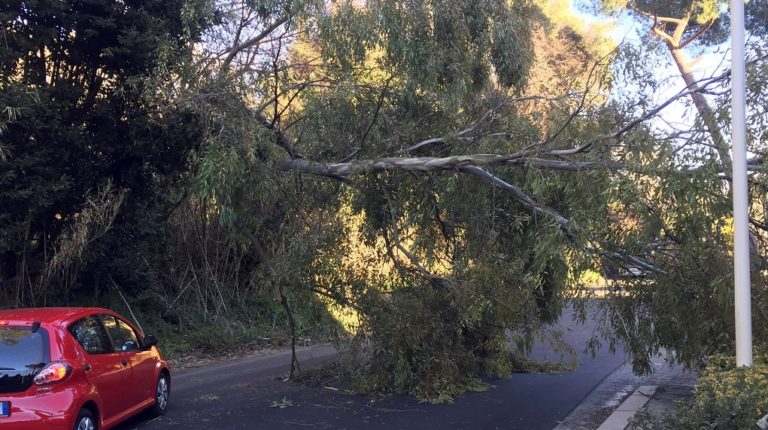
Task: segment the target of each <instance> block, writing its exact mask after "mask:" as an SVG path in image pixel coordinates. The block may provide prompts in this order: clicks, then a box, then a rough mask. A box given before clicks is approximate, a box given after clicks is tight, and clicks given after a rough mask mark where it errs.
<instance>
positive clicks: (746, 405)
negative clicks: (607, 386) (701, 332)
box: [632, 355, 768, 430]
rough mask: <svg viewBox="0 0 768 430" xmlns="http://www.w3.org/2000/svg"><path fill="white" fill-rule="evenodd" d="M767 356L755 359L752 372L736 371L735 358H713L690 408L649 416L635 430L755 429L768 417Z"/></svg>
mask: <svg viewBox="0 0 768 430" xmlns="http://www.w3.org/2000/svg"><path fill="white" fill-rule="evenodd" d="M767 359H768V356H766V355H761V356H758V357H756V359H755V363H754V366H753V367H751V368H737V367H736V363H735V360H734V359H733V357H726V356H715V357H712V358H710V360H709V361H708V363H707V366H706V368H705V369H704V370H703V371H702V372H701V375H700V377H699V383H698V385H697V386H696V389H695V390H694V396H693V400H692V401H691V402H690V403H689V404H685V403H681V404H680V405H679V406H678V408H677V410H676V411H675V412H673V413H671V414H666V415H664V416H662V417H651V416H650V415H648V414H647V413H644V414H640V415H638V416H637V418H636V419H635V421H634V423H633V426H632V428H635V429H648V430H650V429H654V430H658V429H670V430H672V429H675V430H682V429H717V430H730V429H733V430H741V429H754V428H757V427H756V422H757V420H759V419H760V418H761V417H762V416H763V415H765V414H766V413H768V362H766V360H767Z"/></svg>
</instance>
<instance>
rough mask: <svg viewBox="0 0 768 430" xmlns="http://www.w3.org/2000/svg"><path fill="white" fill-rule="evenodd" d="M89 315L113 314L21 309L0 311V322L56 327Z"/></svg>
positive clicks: (89, 310)
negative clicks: (37, 322) (30, 323)
mask: <svg viewBox="0 0 768 430" xmlns="http://www.w3.org/2000/svg"><path fill="white" fill-rule="evenodd" d="M91 314H115V313H114V312H113V311H110V310H109V309H104V308H87V307H67V308H54V307H51V308H22V309H7V310H0V321H19V322H34V321H39V322H40V323H43V324H51V325H56V324H60V323H62V322H64V321H68V320H71V319H73V318H77V317H81V316H83V317H84V316H87V315H91Z"/></svg>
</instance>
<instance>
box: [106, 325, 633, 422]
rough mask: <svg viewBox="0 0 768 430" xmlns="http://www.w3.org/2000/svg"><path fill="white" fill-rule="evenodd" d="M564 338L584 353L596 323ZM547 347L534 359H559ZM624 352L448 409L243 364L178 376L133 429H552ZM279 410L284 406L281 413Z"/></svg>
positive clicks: (273, 360) (308, 359) (520, 380)
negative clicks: (163, 405)
mask: <svg viewBox="0 0 768 430" xmlns="http://www.w3.org/2000/svg"><path fill="white" fill-rule="evenodd" d="M560 325H561V328H562V330H563V331H564V339H565V340H566V341H567V342H568V343H569V344H571V345H572V346H574V347H575V348H576V349H577V350H579V351H582V350H583V348H584V345H585V342H586V341H587V340H588V339H589V338H590V337H591V336H592V334H593V330H594V326H595V321H588V322H587V323H586V324H584V325H580V324H577V323H575V322H574V321H572V320H571V318H570V315H566V316H565V317H564V318H563V320H561V322H560ZM301 354H302V358H303V359H302V366H303V367H304V368H307V367H311V366H314V365H318V364H320V363H322V362H323V361H327V360H329V359H332V357H333V356H334V355H335V353H334V350H333V349H332V348H330V347H327V346H319V347H312V348H306V349H302V351H301ZM555 355H556V354H554V353H553V350H552V348H551V346H550V345H548V344H547V343H546V342H542V343H540V344H538V345H537V346H536V348H535V349H534V352H533V354H532V358H538V359H549V360H555V359H556V357H555ZM624 358H625V357H624V353H623V352H621V351H619V352H618V353H617V354H615V355H614V354H610V353H609V352H607V351H606V350H601V351H599V352H598V354H597V355H596V356H595V357H592V356H591V354H584V353H580V354H579V366H578V368H577V369H576V370H574V371H571V372H563V373H554V374H541V373H527V374H515V375H513V376H512V377H511V378H509V379H501V380H493V381H489V382H490V383H491V384H492V385H493V387H494V388H493V389H491V390H489V391H486V392H482V393H469V394H466V395H464V396H462V397H460V398H457V399H456V401H455V403H453V404H450V405H429V404H422V403H419V402H418V401H416V400H413V399H411V398H408V397H404V396H393V397H388V398H370V397H367V396H362V395H350V394H345V393H343V392H337V391H332V390H328V389H325V388H313V387H307V386H304V385H301V384H297V383H294V382H283V381H282V380H280V379H279V378H277V376H279V375H281V374H284V373H285V372H286V370H287V365H288V363H289V360H290V359H289V356H288V355H285V354H282V355H276V356H269V357H258V358H252V359H244V360H238V361H234V362H229V363H225V364H219V365H214V366H209V367H205V368H198V369H192V370H185V371H180V372H178V373H176V374H175V375H174V379H173V386H172V393H171V403H170V406H169V410H168V412H167V414H166V415H165V416H163V417H161V418H158V419H155V420H152V421H147V419H146V418H141V417H139V418H137V419H134V420H132V421H130V422H128V423H125V424H123V425H122V426H120V427H119V428H118V429H117V430H132V429H142V430H144V429H146V430H151V429H366V430H367V429H418V430H427V429H473V430H474V429H531V430H533V429H546V430H551V429H552V428H553V427H555V426H556V425H557V424H558V421H559V420H562V419H563V418H564V417H565V416H566V415H568V413H569V412H571V411H572V410H573V409H574V408H575V407H576V406H578V404H579V403H580V402H581V401H582V400H583V399H584V398H585V397H586V396H587V395H588V394H589V393H590V392H591V391H592V390H593V388H595V387H596V386H597V385H598V384H599V383H600V382H601V381H602V380H603V379H604V378H606V377H607V376H608V375H610V374H611V373H612V372H613V371H614V370H616V369H617V368H618V367H619V366H621V364H622V363H623V362H624ZM278 406H283V407H282V408H281V407H278Z"/></svg>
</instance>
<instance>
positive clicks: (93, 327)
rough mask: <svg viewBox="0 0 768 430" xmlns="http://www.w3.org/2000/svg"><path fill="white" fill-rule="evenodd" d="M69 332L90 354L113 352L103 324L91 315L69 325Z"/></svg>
mask: <svg viewBox="0 0 768 430" xmlns="http://www.w3.org/2000/svg"><path fill="white" fill-rule="evenodd" d="M69 332H70V333H72V336H74V337H75V339H77V341H78V342H79V343H80V345H82V347H83V349H84V350H85V352H87V353H88V354H107V353H110V352H112V344H111V343H110V342H109V337H107V332H106V331H104V327H102V326H101V322H99V319H98V318H96V317H95V316H93V315H91V316H89V317H85V318H83V319H81V320H78V321H76V322H75V323H74V324H72V325H71V326H69Z"/></svg>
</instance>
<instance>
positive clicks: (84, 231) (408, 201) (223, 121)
mask: <svg viewBox="0 0 768 430" xmlns="http://www.w3.org/2000/svg"><path fill="white" fill-rule="evenodd" d="M752 3H759V2H752ZM567 5H568V2H566V1H558V2H548V3H546V4H537V3H536V2H531V1H524V0H514V1H511V2H510V1H495V0H491V1H482V2H476V1H462V0H451V1H445V0H424V1H415V2H414V1H401V0H371V1H367V2H359V1H337V2H330V3H328V2H318V1H298V2H296V1H292V2H281V1H271V0H264V1H262V0H243V1H234V2H218V1H204V0H189V1H175V2H154V3H153V2H146V1H143V2H128V1H126V2H109V1H105V0H91V1H87V2H82V1H78V2H74V1H53V0H50V1H39V2H31V1H23V2H22V1H19V2H11V3H10V4H7V5H5V4H4V5H3V6H2V10H0V13H2V15H0V16H2V21H3V34H4V38H5V40H7V41H8V42H7V43H6V44H5V45H3V46H2V47H0V88H1V89H2V92H1V93H0V101H1V102H2V105H3V107H4V112H5V114H6V115H5V116H4V117H3V118H2V122H0V131H2V134H0V184H2V186H1V187H0V199H2V204H1V205H0V221H2V225H3V227H2V228H1V229H0V231H1V232H2V233H0V283H1V284H0V287H1V288H2V289H3V290H4V291H10V292H11V293H10V294H9V295H8V296H7V297H8V298H7V299H6V300H7V302H6V303H7V304H8V305H11V304H16V305H22V304H23V305H37V304H42V303H55V302H63V301H67V300H75V299H76V298H77V297H84V296H89V295H92V296H93V298H94V300H96V301H99V300H106V299H107V298H108V296H109V291H110V290H111V289H112V288H113V287H115V288H120V289H121V291H122V289H125V290H126V291H128V292H130V293H131V294H130V296H131V297H132V298H133V299H134V300H136V302H138V303H140V304H141V305H142V306H143V307H146V308H148V309H149V310H150V311H153V312H155V313H156V314H158V315H160V317H161V318H163V319H165V320H166V321H170V323H172V324H176V325H184V324H187V323H189V322H190V320H191V319H193V318H201V319H203V320H205V321H208V322H210V323H211V324H214V323H218V322H219V321H222V320H223V321H224V323H223V324H227V325H226V327H228V329H229V327H231V326H232V324H234V321H233V320H234V317H233V315H235V314H236V313H238V312H240V313H241V315H246V318H255V319H258V318H264V314H263V313H262V312H263V311H264V310H265V309H269V307H268V305H267V304H265V303H266V302H270V301H274V302H276V303H279V309H280V312H281V314H280V315H281V316H284V317H285V318H286V320H287V321H289V323H288V325H289V327H290V331H291V333H292V334H293V338H294V341H295V338H296V333H297V330H301V328H302V325H303V321H304V318H310V317H311V315H310V314H308V313H303V312H304V310H306V309H317V308H324V307H325V306H328V307H329V308H330V309H332V310H335V312H337V313H340V314H344V315H346V316H347V328H349V329H350V330H351V334H349V335H348V340H350V344H351V345H352V347H353V348H355V349H356V350H357V353H356V354H354V355H353V356H354V357H356V358H358V359H359V361H357V362H356V363H355V365H354V366H353V367H352V369H351V372H352V375H353V380H354V381H355V383H356V385H357V388H359V389H361V390H367V391H377V392H382V391H383V392H407V393H411V394H414V395H417V396H419V397H421V398H424V399H428V400H432V401H446V400H449V399H450V398H451V396H453V395H455V394H457V393H460V392H462V391H464V390H466V389H470V388H479V387H481V386H482V383H481V382H480V380H481V379H480V378H481V377H483V376H487V375H497V376H498V375H508V374H509V373H510V372H511V371H512V368H513V365H514V362H515V360H514V359H515V357H516V356H517V355H519V354H524V353H525V352H526V351H527V350H528V349H530V347H531V345H532V343H533V340H534V338H535V337H536V336H541V335H543V334H547V333H549V331H548V329H547V324H548V323H550V322H552V321H554V320H556V319H557V318H558V317H559V315H560V314H561V312H562V310H563V309H564V305H565V303H566V301H567V300H570V299H574V298H588V297H591V296H590V295H591V294H592V291H593V290H591V289H589V288H586V287H588V286H589V285H587V284H588V282H589V281H588V280H587V279H588V277H586V276H587V275H588V274H599V276H602V277H604V278H607V279H608V289H607V293H606V294H607V298H605V299H601V300H599V301H597V302H598V303H600V304H601V306H600V311H599V312H600V313H601V315H602V317H603V326H602V327H603V329H604V331H605V334H607V335H608V338H609V339H610V341H611V346H615V345H617V344H618V343H621V344H623V345H624V346H625V347H627V349H628V350H629V351H630V352H631V353H632V355H633V359H634V363H635V365H636V369H637V370H638V371H644V370H648V369H649V363H650V358H651V357H653V356H655V355H657V354H660V353H661V352H662V351H668V352H670V353H671V354H672V355H671V358H672V359H673V360H677V361H679V362H683V363H685V364H688V365H691V366H694V365H696V364H698V363H700V362H701V361H702V360H704V359H705V358H706V356H707V354H709V353H712V352H716V351H723V350H728V349H729V348H730V347H731V345H730V344H731V340H732V330H731V321H732V318H731V314H732V312H733V311H732V305H731V300H730V297H731V293H732V283H731V280H730V276H729V271H728V270H727V268H728V267H730V260H729V255H730V254H729V250H728V249H729V244H730V238H729V232H730V215H729V214H730V212H729V200H728V192H727V190H728V175H729V165H730V161H729V155H728V150H729V148H728V141H727V138H726V137H725V136H727V131H728V127H729V125H728V113H727V105H728V102H729V93H728V89H727V83H728V79H729V74H728V73H727V72H723V73H721V74H718V75H713V76H711V77H707V78H703V79H702V78H700V77H697V76H696V75H695V73H693V72H692V71H691V70H690V67H689V66H690V62H689V60H688V59H687V57H686V55H685V52H686V51H685V50H686V49H690V48H691V47H692V45H690V44H691V43H694V41H695V42H696V43H699V42H701V43H710V42H708V41H707V39H705V37H708V32H710V31H712V32H714V29H715V25H716V24H717V23H718V22H720V20H721V17H720V15H722V9H721V8H720V6H719V3H718V2H714V1H688V2H672V3H670V2H630V3H628V4H625V3H623V2H622V3H620V4H619V3H616V2H610V1H606V2H604V3H603V5H604V6H606V8H608V10H613V9H612V8H614V7H617V6H621V7H629V9H630V10H631V11H632V12H633V13H635V14H637V15H638V16H639V17H641V18H642V19H645V20H647V21H648V23H649V24H650V26H649V31H650V32H651V34H652V35H653V37H654V38H656V39H648V40H656V41H660V42H662V43H664V45H663V46H664V47H665V49H666V50H667V52H669V53H670V54H671V56H672V60H673V61H674V62H675V65H676V67H677V68H678V71H679V72H680V75H681V77H682V78H683V83H682V84H680V86H679V88H680V90H679V92H678V93H677V94H674V95H672V96H670V97H669V98H668V99H666V100H662V101H660V102H659V103H658V104H655V103H654V102H653V101H652V100H654V97H652V96H653V95H655V94H656V93H657V92H658V89H659V87H660V84H661V83H660V82H659V79H658V75H657V74H654V73H653V68H654V67H656V64H655V63H653V62H652V61H650V60H649V59H650V58H651V55H650V52H651V50H652V48H653V46H652V44H651V43H648V44H638V45H624V46H615V43H613V42H612V41H611V40H610V39H607V36H606V37H601V36H596V35H595V34H596V33H599V34H601V35H605V34H607V33H608V31H607V30H608V29H609V28H608V26H607V25H606V24H590V23H588V22H586V21H584V20H583V19H582V18H580V17H579V16H578V15H575V14H571V13H566V12H564V11H565V10H567ZM763 9H764V8H762V7H755V6H750V9H749V11H750V22H752V23H755V24H756V26H755V27H754V28H755V29H754V31H755V32H756V33H755V34H761V33H759V32H760V31H763V30H760V24H759V23H760V22H761V21H760V20H759V19H757V18H755V17H759V16H761V14H764V10H763ZM712 40H715V39H714V38H713V39H712ZM764 44H765V43H764V41H763V40H761V39H760V40H754V41H753V42H752V45H751V49H750V58H749V81H748V82H749V88H750V96H749V102H750V106H751V109H750V118H749V127H750V130H751V133H750V136H752V140H751V141H750V150H751V152H752V153H753V154H754V155H755V158H754V159H752V160H751V161H750V165H749V167H750V169H751V171H752V173H751V177H750V178H751V181H752V182H751V184H752V195H753V201H752V211H751V213H752V226H753V228H754V232H753V234H754V238H755V248H754V250H753V252H754V256H755V263H754V270H755V272H754V274H753V279H754V280H755V287H754V291H755V293H754V294H755V299H756V302H757V306H758V307H759V306H760V304H761V303H763V302H764V301H765V298H766V295H765V291H766V290H765V288H766V285H765V279H764V277H763V276H762V271H763V267H764V265H765V255H766V254H765V247H764V242H763V239H764V238H765V231H766V229H768V228H767V227H766V224H768V223H766V222H765V220H763V218H764V217H765V210H764V207H765V204H764V203H765V202H764V197H765V192H764V191H765V190H763V187H764V184H763V182H764V181H762V177H761V176H762V169H763V161H762V160H763V158H762V157H763V154H764V152H765V143H766V142H765V138H766V134H765V133H764V130H765V122H766V112H765V109H764V106H766V103H765V100H766V96H768V94H766V88H768V85H766V81H765V79H766V78H765V76H768V75H767V74H766V73H765V72H766V70H765V69H766V61H765V57H764V54H763V52H764V49H765V46H764ZM678 101H682V102H688V101H690V102H691V103H692V108H690V110H689V111H690V112H692V116H693V117H694V118H695V121H692V122H691V124H686V125H685V126H677V125H676V126H674V127H660V126H659V125H658V124H659V122H660V121H663V116H661V115H662V114H663V113H664V112H665V109H668V108H669V106H670V105H672V104H673V103H675V102H678ZM254 301H255V302H257V303H258V306H259V307H258V311H256V312H252V311H250V310H248V309H247V306H245V305H244V303H246V302H247V303H252V302H254ZM593 302H594V301H590V300H581V301H576V302H575V303H576V304H575V305H574V306H575V307H574V309H575V311H576V312H580V313H581V314H582V316H583V315H585V312H587V305H588V304H589V303H593ZM274 315H277V314H274ZM312 315H314V314H312ZM273 324H274V323H273ZM755 327H756V332H757V333H758V335H759V336H762V333H763V332H764V331H765V329H766V327H767V326H766V320H765V318H764V317H763V316H761V315H758V316H757V319H756V321H755ZM590 346H591V347H598V343H597V339H595V340H594V341H593V342H592V343H591V345H590Z"/></svg>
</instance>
